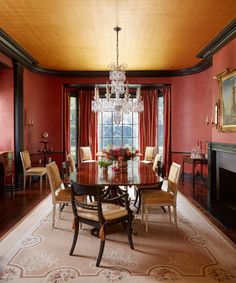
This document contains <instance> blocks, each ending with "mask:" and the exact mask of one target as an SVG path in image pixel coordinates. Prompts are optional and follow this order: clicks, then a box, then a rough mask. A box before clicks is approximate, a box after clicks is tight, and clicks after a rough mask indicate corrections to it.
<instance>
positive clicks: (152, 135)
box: [139, 90, 157, 158]
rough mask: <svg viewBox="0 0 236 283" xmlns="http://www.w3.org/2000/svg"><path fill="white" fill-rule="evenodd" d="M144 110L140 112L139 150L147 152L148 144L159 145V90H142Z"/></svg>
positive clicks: (143, 152) (142, 152)
mask: <svg viewBox="0 0 236 283" xmlns="http://www.w3.org/2000/svg"><path fill="white" fill-rule="evenodd" d="M142 98H143V103H144V111H143V112H141V113H140V114H139V150H140V153H141V154H142V155H143V158H144V154H145V148H146V146H155V147H156V146H157V90H148V91H146V90H144V91H142Z"/></svg>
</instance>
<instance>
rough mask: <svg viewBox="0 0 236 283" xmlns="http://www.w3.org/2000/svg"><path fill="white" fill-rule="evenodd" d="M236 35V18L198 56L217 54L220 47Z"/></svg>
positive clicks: (204, 56)
mask: <svg viewBox="0 0 236 283" xmlns="http://www.w3.org/2000/svg"><path fill="white" fill-rule="evenodd" d="M235 37H236V18H235V19H233V21H232V22H230V23H229V24H228V25H227V26H226V27H225V28H224V29H223V30H222V31H221V32H220V33H219V34H218V35H217V37H215V38H214V39H213V40H212V41H211V42H210V43H209V44H208V45H207V46H206V47H204V48H203V49H202V50H201V51H200V52H199V53H198V54H197V58H206V57H208V56H212V55H213V54H215V53H216V52H217V51H218V50H219V49H220V48H222V47H223V46H224V45H225V44H227V43H228V42H229V41H230V40H232V39H234V38H235Z"/></svg>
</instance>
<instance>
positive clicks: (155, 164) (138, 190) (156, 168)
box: [134, 153, 162, 213]
mask: <svg viewBox="0 0 236 283" xmlns="http://www.w3.org/2000/svg"><path fill="white" fill-rule="evenodd" d="M160 162H161V154H159V153H157V154H156V156H155V158H154V161H153V164H152V170H153V171H154V172H157V173H159V172H160V169H159V167H160V165H161V163H160ZM161 186H162V182H160V183H158V184H156V185H155V186H154V185H149V186H147V185H143V186H142V185H138V186H134V189H135V190H136V198H135V201H134V205H136V203H137V201H138V207H137V211H136V213H138V212H139V209H140V205H141V191H142V190H158V189H160V188H161Z"/></svg>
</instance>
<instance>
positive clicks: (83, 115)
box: [78, 90, 98, 160]
mask: <svg viewBox="0 0 236 283" xmlns="http://www.w3.org/2000/svg"><path fill="white" fill-rule="evenodd" d="M93 97H94V91H93V90H80V91H79V125H78V127H79V129H78V130H79V135H78V149H79V147H80V146H90V148H91V152H92V158H93V159H95V153H96V152H97V150H98V139H97V131H98V129H97V128H98V121H97V114H96V113H94V112H93V111H92V100H93ZM78 156H79V160H80V152H79V150H78Z"/></svg>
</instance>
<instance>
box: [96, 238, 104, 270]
mask: <svg viewBox="0 0 236 283" xmlns="http://www.w3.org/2000/svg"><path fill="white" fill-rule="evenodd" d="M104 246H105V239H101V241H100V248H99V253H98V257H97V262H96V266H97V267H98V266H99V265H100V262H101V259H102V255H103V251H104Z"/></svg>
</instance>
